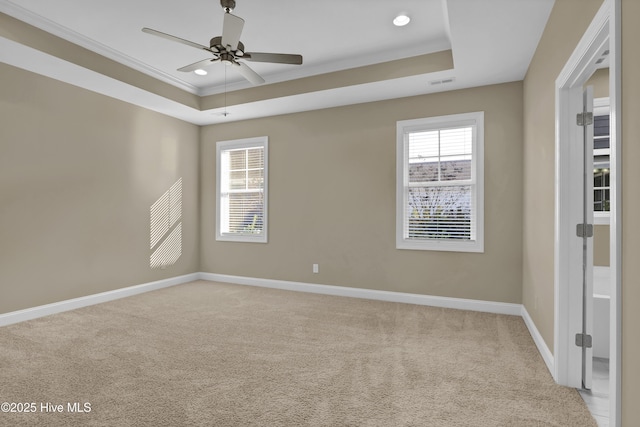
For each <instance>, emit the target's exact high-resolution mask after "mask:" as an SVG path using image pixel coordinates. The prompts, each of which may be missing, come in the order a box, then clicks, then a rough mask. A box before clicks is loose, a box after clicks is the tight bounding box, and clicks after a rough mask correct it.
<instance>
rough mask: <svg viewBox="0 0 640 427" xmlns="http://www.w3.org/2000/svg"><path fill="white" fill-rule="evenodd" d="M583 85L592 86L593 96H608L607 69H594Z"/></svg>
mask: <svg viewBox="0 0 640 427" xmlns="http://www.w3.org/2000/svg"><path fill="white" fill-rule="evenodd" d="M584 86H585V87H586V86H593V97H594V98H608V97H609V69H608V68H601V69H599V70H596V72H595V73H593V75H592V76H591V77H590V78H589V80H587V82H586V83H585V84H584Z"/></svg>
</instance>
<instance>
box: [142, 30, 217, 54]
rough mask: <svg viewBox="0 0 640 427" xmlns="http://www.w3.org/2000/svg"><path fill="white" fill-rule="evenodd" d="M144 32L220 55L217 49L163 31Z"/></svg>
mask: <svg viewBox="0 0 640 427" xmlns="http://www.w3.org/2000/svg"><path fill="white" fill-rule="evenodd" d="M142 32H144V33H147V34H151V35H154V36H158V37H162V38H163V39H167V40H171V41H174V42H178V43H182V44H186V45H187V46H191V47H195V48H196V49H202V50H206V51H207V52H211V53H218V50H217V49H211V48H210V47H208V46H205V45H202V44H198V43H194V42H192V41H189V40H185V39H181V38H180V37H176V36H172V35H171V34H167V33H163V32H161V31H158V30H154V29H152V28H146V27H145V28H143V29H142Z"/></svg>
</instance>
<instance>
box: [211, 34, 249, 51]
mask: <svg viewBox="0 0 640 427" xmlns="http://www.w3.org/2000/svg"><path fill="white" fill-rule="evenodd" d="M209 47H210V48H211V49H213V50H215V51H217V52H224V51H225V50H226V49H225V47H224V46H222V36H216V37H214V38H212V39H211V40H209ZM233 55H234V56H242V55H244V44H243V43H242V42H238V48H237V49H236V50H235V51H233Z"/></svg>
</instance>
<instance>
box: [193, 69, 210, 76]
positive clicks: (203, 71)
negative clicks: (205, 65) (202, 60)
mask: <svg viewBox="0 0 640 427" xmlns="http://www.w3.org/2000/svg"><path fill="white" fill-rule="evenodd" d="M194 73H196V74H197V75H199V76H206V75H207V72H206V71H205V70H203V69H202V68H198V69H197V70H195V71H194Z"/></svg>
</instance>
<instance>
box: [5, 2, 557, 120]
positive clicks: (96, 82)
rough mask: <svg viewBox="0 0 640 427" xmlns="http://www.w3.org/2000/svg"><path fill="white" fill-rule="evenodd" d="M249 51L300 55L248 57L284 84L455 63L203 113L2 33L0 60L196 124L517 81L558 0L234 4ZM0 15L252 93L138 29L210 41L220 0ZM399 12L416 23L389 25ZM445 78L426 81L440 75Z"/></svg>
mask: <svg viewBox="0 0 640 427" xmlns="http://www.w3.org/2000/svg"><path fill="white" fill-rule="evenodd" d="M236 2H237V6H236V9H235V10H234V12H233V13H234V14H235V15H237V16H240V17H242V18H243V19H244V20H245V26H244V31H243V33H242V37H241V40H242V42H243V43H244V44H245V46H246V50H247V51H254V52H276V53H298V54H301V55H303V57H304V63H303V65H300V66H296V65H283V64H265V63H255V62H253V63H249V65H250V66H251V68H253V69H254V70H255V71H256V72H258V73H259V74H260V75H262V77H264V78H265V80H266V81H267V83H266V84H270V83H276V82H283V81H287V80H292V79H296V78H300V77H306V76H313V75H318V74H323V73H327V72H332V71H338V70H344V69H349V68H354V67H358V66H363V65H371V64H375V63H380V62H388V61H394V60H397V59H402V58H408V57H413V56H417V55H422V54H427V53H432V52H437V51H441V50H447V49H451V50H452V51H453V58H454V69H453V70H449V71H441V72H437V73H430V74H426V75H419V76H411V77H405V78H400V79H398V78H396V79H393V80H387V81H382V82H375V83H367V84H360V85H352V86H348V87H344V88H339V89H338V88H336V89H329V90H323V91H317V92H311V93H306V94H300V95H292V96H286V97H278V98H275V99H270V100H265V101H259V102H252V103H247V104H242V105H234V106H230V107H229V112H230V113H231V114H230V115H229V116H228V117H224V116H222V115H221V114H220V112H219V111H217V110H209V111H199V110H195V109H192V108H189V107H186V106H184V105H181V104H178V103H176V102H173V101H170V100H167V99H165V98H162V97H160V96H158V95H154V94H151V93H148V92H145V91H144V90H142V89H140V88H136V87H132V86H130V85H127V84H125V83H123V82H119V81H116V80H114V79H111V78H108V77H106V76H103V75H100V74H99V73H96V72H95V71H90V70H87V69H84V68H81V67H79V66H77V65H74V64H70V63H67V62H65V61H62V60H60V59H58V58H55V57H51V56H50V55H48V54H46V53H43V52H40V51H36V50H35V49H32V48H28V47H26V46H23V45H21V44H19V43H16V42H14V41H12V40H8V39H5V38H2V37H0V61H2V62H6V63H8V64H11V65H14V66H18V67H21V68H25V69H28V70H31V71H35V72H38V73H41V74H44V75H48V76H50V77H53V78H56V79H59V80H63V81H67V82H69V83H72V84H75V85H78V86H82V87H85V88H87V89H90V90H94V91H96V92H100V93H104V94H106V95H109V96H114V97H116V98H120V99H123V100H125V101H127V102H131V103H134V104H137V105H141V106H144V107H146V108H151V109H153V110H156V111H160V112H162V113H164V114H168V115H172V116H175V117H178V118H181V119H183V120H187V121H190V122H193V123H197V124H209V123H218V122H224V121H230V120H242V119H247V118H253V117H260V116H264V115H266V114H265V113H264V111H268V112H269V115H273V114H283V113H288V112H294V111H302V110H309V109H315V108H326V107H331V106H337V105H346V104H352V103H359V102H368V101H375V100H380V99H389V98H394V97H402V96H411V95H417V94H424V93H429V92H436V91H443V90H453V89H460V88H466V87H473V86H480V85H486V84H495V83H503V82H509V81H517V80H522V79H523V78H524V76H525V73H526V71H527V68H528V66H529V63H530V61H531V58H532V56H533V54H534V52H535V48H536V46H537V44H538V41H539V39H540V36H541V34H542V31H543V30H544V26H545V24H546V21H547V19H548V17H549V14H550V11H551V8H552V6H553V3H554V0H343V1H338V0H322V1H317V0H316V1H313V0H279V1H273V0H270V1H267V0H236ZM0 12H3V13H5V14H7V15H10V16H13V17H15V18H17V19H20V20H22V21H24V22H26V23H29V24H31V25H33V26H36V27H38V28H41V29H43V30H45V31H48V32H49V33H52V34H54V35H56V36H58V37H61V38H63V39H66V40H68V41H71V42H73V43H75V44H78V45H80V46H83V47H85V48H88V49H90V50H93V51H95V52H97V53H99V54H101V55H103V56H106V57H108V58H110V59H113V60H116V61H118V62H120V63H122V64H124V65H126V66H128V67H131V68H133V69H136V70H138V71H142V72H144V73H145V74H148V75H150V76H152V77H154V78H156V79H159V80H161V81H164V82H166V83H169V84H172V85H174V86H176V87H178V88H180V89H182V90H185V91H188V92H190V93H193V94H196V95H199V96H206V95H211V94H217V93H222V92H223V91H224V90H225V72H226V79H227V86H226V90H227V91H232V90H237V89H243V88H248V87H250V86H251V85H250V84H248V83H247V82H246V81H244V79H242V78H241V77H239V75H238V74H237V73H235V70H233V69H230V70H228V71H226V70H227V68H228V67H225V66H224V65H222V64H220V63H215V64H213V65H212V66H210V67H209V68H208V71H209V74H208V75H207V76H204V77H202V76H197V75H195V74H194V73H182V72H178V71H176V69H177V68H179V67H182V66H184V65H188V64H191V63H193V62H196V61H198V60H201V59H205V58H207V55H208V54H207V53H206V52H204V51H200V50H198V49H194V48H191V47H189V46H185V45H181V44H178V43H173V42H171V41H168V40H165V39H162V38H158V37H154V36H152V35H149V34H145V33H143V32H141V28H142V27H151V28H154V29H156V30H159V31H162V32H165V33H170V34H173V35H176V36H178V37H181V38H184V39H187V40H191V41H194V42H196V43H199V44H203V45H208V44H209V39H210V38H211V37H214V36H218V35H220V34H221V32H222V20H223V13H224V11H223V10H222V8H221V7H220V3H219V0H182V1H175V0H136V1H131V0H110V1H108V2H107V1H95V0H94V1H88V0H56V1H51V0H0ZM400 12H404V13H406V14H408V15H409V16H410V17H411V18H412V20H411V22H410V24H409V25H408V26H406V27H395V26H393V24H392V22H391V21H392V19H393V18H394V17H395V16H396V15H397V14H398V13H400ZM451 77H453V78H454V79H455V80H454V81H453V82H452V83H449V84H447V85H430V84H429V82H431V81H434V80H440V79H443V78H451Z"/></svg>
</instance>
